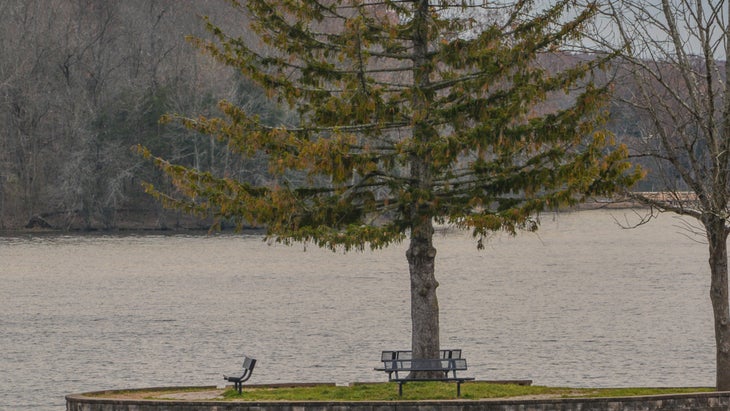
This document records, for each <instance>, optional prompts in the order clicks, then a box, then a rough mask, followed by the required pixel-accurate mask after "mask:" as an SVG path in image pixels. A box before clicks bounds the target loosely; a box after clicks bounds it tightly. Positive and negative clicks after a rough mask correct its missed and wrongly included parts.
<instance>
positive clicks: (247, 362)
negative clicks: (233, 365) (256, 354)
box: [243, 356, 256, 373]
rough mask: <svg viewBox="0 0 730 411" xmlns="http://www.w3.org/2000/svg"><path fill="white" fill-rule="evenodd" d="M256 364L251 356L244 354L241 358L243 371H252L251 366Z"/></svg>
mask: <svg viewBox="0 0 730 411" xmlns="http://www.w3.org/2000/svg"><path fill="white" fill-rule="evenodd" d="M255 366H256V360H255V359H253V358H251V357H246V356H244V358H243V371H244V372H249V373H250V372H251V371H253V368H254V367H255Z"/></svg>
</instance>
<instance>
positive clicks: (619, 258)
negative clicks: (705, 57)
mask: <svg viewBox="0 0 730 411" xmlns="http://www.w3.org/2000/svg"><path fill="white" fill-rule="evenodd" d="M625 216H628V218H630V219H632V220H634V221H635V220H636V217H635V216H634V215H633V213H632V212H631V211H626V212H625V211H586V212H580V213H569V214H560V215H546V216H544V217H543V224H542V228H541V230H540V233H539V235H534V234H522V235H519V236H518V237H516V238H512V237H502V236H497V237H495V238H493V239H492V240H491V241H490V243H489V244H488V245H487V247H486V249H485V250H483V251H478V250H476V247H475V245H474V242H473V241H472V240H471V238H470V237H469V236H468V235H466V234H463V233H458V232H449V233H446V234H443V235H439V236H438V238H437V243H436V246H437V248H438V255H437V278H438V279H439V281H440V283H441V286H440V287H439V299H440V300H439V301H440V306H441V322H442V330H441V333H442V334H441V341H442V346H443V347H445V348H447V347H454V348H456V347H460V348H462V349H463V350H464V355H465V356H466V358H467V359H468V361H469V372H468V373H469V374H470V375H471V376H475V377H477V378H478V379H503V378H506V379H511V378H520V379H522V378H526V379H532V380H533V381H534V383H535V384H540V385H568V386H627V385H631V386H636V385H640V386H711V385H713V384H714V339H713V333H712V318H711V307H710V303H709V297H708V295H709V294H708V292H709V288H708V287H709V273H708V272H709V270H708V267H707V250H706V246H705V245H703V244H700V243H698V242H696V241H693V240H692V239H689V238H687V237H686V236H684V235H682V232H683V231H682V229H681V228H680V227H679V225H680V222H679V220H677V219H676V217H673V216H671V215H663V216H661V217H660V218H659V219H658V220H657V221H654V222H653V223H651V224H649V225H645V226H642V227H640V228H638V229H635V230H623V229H621V228H619V227H618V225H617V224H616V222H615V220H614V219H615V218H618V219H624V218H625ZM404 253H405V245H398V246H394V247H391V248H389V249H386V250H381V251H377V252H364V253H352V254H346V255H343V254H335V253H332V252H329V251H323V250H319V249H316V248H314V247H309V248H307V249H306V251H304V249H303V247H302V246H295V247H285V246H280V245H277V246H270V245H267V244H266V243H264V242H263V241H262V238H261V237H259V236H233V235H218V236H155V235H146V236H23V237H0V264H1V265H2V268H0V284H2V285H1V286H0V347H1V350H2V352H1V354H0V372H2V375H3V378H2V379H0V409H2V410H63V409H64V407H65V400H64V395H66V394H70V393H77V392H85V391H92V390H104V389H121V388H137V387H147V386H176V385H216V384H220V383H222V382H223V380H222V377H221V374H222V373H224V372H230V371H234V370H236V369H237V368H238V367H239V362H240V359H241V355H242V354H243V353H246V354H249V355H251V356H253V357H255V358H257V359H258V360H259V363H258V365H257V368H256V371H255V372H254V374H253V377H252V379H251V381H250V382H251V383H269V382H291V381H324V382H352V381H384V380H385V379H386V378H385V375H383V373H378V372H375V371H373V367H374V366H377V365H378V364H377V360H378V358H379V354H380V351H381V350H383V349H407V348H409V346H410V319H409V297H408V284H409V280H408V274H407V273H408V269H407V264H406V261H405V257H404Z"/></svg>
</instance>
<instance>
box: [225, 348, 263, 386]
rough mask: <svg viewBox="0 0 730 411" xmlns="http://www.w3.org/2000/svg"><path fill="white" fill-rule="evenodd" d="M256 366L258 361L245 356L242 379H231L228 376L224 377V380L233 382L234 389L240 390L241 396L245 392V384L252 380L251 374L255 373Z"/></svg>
mask: <svg viewBox="0 0 730 411" xmlns="http://www.w3.org/2000/svg"><path fill="white" fill-rule="evenodd" d="M255 366H256V360H255V359H253V358H251V357H248V356H245V355H244V356H243V371H242V374H241V376H240V377H229V376H227V375H223V379H225V380H226V381H229V382H232V383H233V387H234V388H235V389H237V390H238V393H239V394H240V393H241V392H242V391H243V383H244V382H246V381H247V380H248V379H249V378H251V373H253V368H254V367H255Z"/></svg>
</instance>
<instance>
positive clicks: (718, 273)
mask: <svg viewBox="0 0 730 411" xmlns="http://www.w3.org/2000/svg"><path fill="white" fill-rule="evenodd" d="M703 223H704V225H705V229H706V231H707V240H708V242H709V249H710V259H709V263H710V272H711V273H712V279H711V284H710V300H711V301H712V311H713V313H714V319H715V343H716V345H717V346H716V353H717V363H716V366H717V373H716V388H717V390H718V391H730V305H729V304H728V266H727V237H728V230H727V228H726V226H725V220H724V219H723V218H721V217H719V216H715V215H710V216H707V215H706V216H704V217H703Z"/></svg>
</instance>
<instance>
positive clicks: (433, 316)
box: [406, 219, 439, 378]
mask: <svg viewBox="0 0 730 411" xmlns="http://www.w3.org/2000/svg"><path fill="white" fill-rule="evenodd" d="M406 257H407V258H408V267H409V270H410V277H411V323H412V331H411V332H412V333H411V349H412V350H413V358H438V357H439V304H438V299H437V298H436V288H437V287H438V285H439V284H438V281H436V276H435V273H434V272H435V270H434V266H435V261H436V249H435V248H434V247H433V224H432V223H431V220H430V219H428V220H425V221H422V222H421V223H420V224H419V225H418V226H416V227H414V228H413V231H412V232H411V242H410V246H409V247H408V251H407V252H406ZM415 376H419V377H422V376H423V375H422V374H420V373H419V374H416V373H412V374H411V377H412V378H413V377H415Z"/></svg>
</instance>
